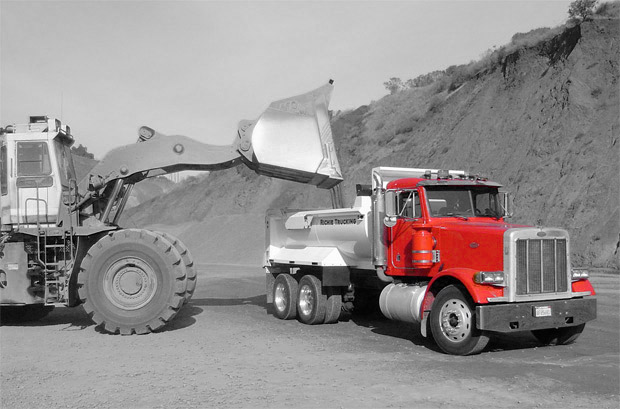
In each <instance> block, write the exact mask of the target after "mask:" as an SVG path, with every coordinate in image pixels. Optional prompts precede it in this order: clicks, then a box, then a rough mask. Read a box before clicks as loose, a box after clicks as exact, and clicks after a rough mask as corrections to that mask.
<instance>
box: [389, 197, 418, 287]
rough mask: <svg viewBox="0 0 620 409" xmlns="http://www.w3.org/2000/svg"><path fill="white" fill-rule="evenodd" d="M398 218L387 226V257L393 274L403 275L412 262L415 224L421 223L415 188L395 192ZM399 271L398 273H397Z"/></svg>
mask: <svg viewBox="0 0 620 409" xmlns="http://www.w3.org/2000/svg"><path fill="white" fill-rule="evenodd" d="M396 211H397V212H398V218H397V221H396V225H395V226H394V227H391V228H388V230H389V231H388V248H389V249H388V257H389V260H390V267H392V268H393V274H394V275H401V274H402V275H404V274H406V273H407V272H410V271H411V270H412V269H413V268H414V267H413V264H412V250H413V249H412V238H413V232H414V231H415V229H416V226H418V225H420V224H421V223H422V214H421V207H420V197H419V195H418V192H417V190H403V191H400V192H398V193H397V194H396ZM399 273H400V274H399Z"/></svg>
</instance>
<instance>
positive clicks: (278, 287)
mask: <svg viewBox="0 0 620 409" xmlns="http://www.w3.org/2000/svg"><path fill="white" fill-rule="evenodd" d="M298 287H299V286H298V285H297V281H296V280H295V279H294V278H293V277H292V276H291V275H290V274H287V273H283V274H278V276H277V277H276V280H275V282H274V283H273V311H274V315H275V316H276V317H278V318H280V319H281V320H290V319H293V318H295V317H296V316H297V291H299V288H298Z"/></svg>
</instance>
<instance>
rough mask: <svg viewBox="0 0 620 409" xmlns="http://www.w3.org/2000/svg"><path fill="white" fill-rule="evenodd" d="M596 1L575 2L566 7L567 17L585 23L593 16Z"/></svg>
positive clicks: (578, 0) (583, 0)
mask: <svg viewBox="0 0 620 409" xmlns="http://www.w3.org/2000/svg"><path fill="white" fill-rule="evenodd" d="M597 2H598V0H575V1H573V2H572V3H571V4H570V6H569V7H568V16H569V17H570V18H571V19H572V20H581V21H586V20H587V19H588V18H589V17H590V16H591V15H592V14H594V7H595V6H596V3H597Z"/></svg>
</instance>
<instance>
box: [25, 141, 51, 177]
mask: <svg viewBox="0 0 620 409" xmlns="http://www.w3.org/2000/svg"><path fill="white" fill-rule="evenodd" d="M51 173H52V167H51V165H50V155H49V150H48V148H47V143H45V142H18V143H17V176H44V175H49V174H51Z"/></svg>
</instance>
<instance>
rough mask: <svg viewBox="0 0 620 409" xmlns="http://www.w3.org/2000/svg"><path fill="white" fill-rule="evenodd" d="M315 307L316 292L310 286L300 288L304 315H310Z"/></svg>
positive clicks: (301, 308)
mask: <svg viewBox="0 0 620 409" xmlns="http://www.w3.org/2000/svg"><path fill="white" fill-rule="evenodd" d="M313 309H314V293H313V292H312V289H311V288H310V287H308V286H307V285H304V286H302V287H301V288H300V290H299V310H300V312H301V313H302V314H303V315H305V316H308V315H310V314H312V310H313Z"/></svg>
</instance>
